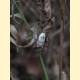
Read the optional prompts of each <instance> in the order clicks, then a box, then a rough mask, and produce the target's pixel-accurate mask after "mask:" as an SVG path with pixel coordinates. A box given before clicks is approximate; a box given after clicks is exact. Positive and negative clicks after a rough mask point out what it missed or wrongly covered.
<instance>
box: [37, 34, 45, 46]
mask: <svg viewBox="0 0 80 80" xmlns="http://www.w3.org/2000/svg"><path fill="white" fill-rule="evenodd" d="M45 37H46V35H45V33H41V34H40V35H39V38H38V41H37V45H38V46H39V47H43V46H44V43H45Z"/></svg>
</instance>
